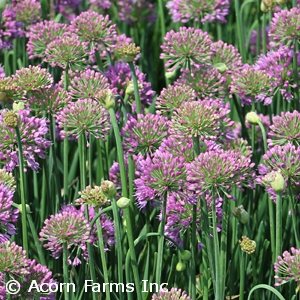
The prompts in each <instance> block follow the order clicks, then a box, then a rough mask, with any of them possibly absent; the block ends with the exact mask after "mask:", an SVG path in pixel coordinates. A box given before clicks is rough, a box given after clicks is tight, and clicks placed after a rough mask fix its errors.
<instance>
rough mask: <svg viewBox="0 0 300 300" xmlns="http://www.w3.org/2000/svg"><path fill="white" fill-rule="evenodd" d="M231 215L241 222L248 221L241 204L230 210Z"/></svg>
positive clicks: (247, 215)
mask: <svg viewBox="0 0 300 300" xmlns="http://www.w3.org/2000/svg"><path fill="white" fill-rule="evenodd" d="M232 215H233V216H234V217H236V218H237V219H238V220H239V221H240V222H241V223H242V224H246V223H247V222H248V221H249V214H248V213H247V211H246V210H245V209H244V206H243V205H240V206H238V207H236V208H235V209H234V210H233V211H232Z"/></svg>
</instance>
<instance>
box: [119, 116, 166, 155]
mask: <svg viewBox="0 0 300 300" xmlns="http://www.w3.org/2000/svg"><path fill="white" fill-rule="evenodd" d="M121 134H122V136H124V143H123V144H124V149H125V150H126V151H127V152H128V153H136V154H137V153H141V154H142V155H146V154H147V153H149V154H152V153H154V152H155V151H156V149H157V148H158V147H159V146H160V144H161V141H162V140H163V139H164V138H165V137H167V136H168V118H167V117H163V116H160V115H153V114H147V115H138V116H137V119H135V118H133V117H131V118H130V119H129V120H128V121H127V123H126V125H125V126H124V127H123V128H122V131H121Z"/></svg>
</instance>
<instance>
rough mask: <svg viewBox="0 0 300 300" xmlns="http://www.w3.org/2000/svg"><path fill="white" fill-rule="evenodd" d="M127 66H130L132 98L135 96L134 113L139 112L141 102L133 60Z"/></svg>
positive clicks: (140, 111)
mask: <svg viewBox="0 0 300 300" xmlns="http://www.w3.org/2000/svg"><path fill="white" fill-rule="evenodd" d="M129 66H130V71H131V75H132V81H133V86H134V98H135V105H136V113H137V114H141V113H142V104H141V99H140V93H139V85H138V80H137V77H136V73H135V68H134V64H133V62H129Z"/></svg>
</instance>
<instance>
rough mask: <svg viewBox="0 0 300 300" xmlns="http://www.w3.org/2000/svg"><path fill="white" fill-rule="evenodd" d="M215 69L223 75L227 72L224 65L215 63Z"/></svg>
mask: <svg viewBox="0 0 300 300" xmlns="http://www.w3.org/2000/svg"><path fill="white" fill-rule="evenodd" d="M213 67H214V68H215V69H217V70H218V71H219V72H220V73H224V72H225V71H227V70H228V68H227V66H226V65H225V64H224V63H216V64H214V65H213Z"/></svg>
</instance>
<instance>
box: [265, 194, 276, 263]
mask: <svg viewBox="0 0 300 300" xmlns="http://www.w3.org/2000/svg"><path fill="white" fill-rule="evenodd" d="M267 199H268V200H267V201H268V206H269V219H270V220H269V223H270V237H271V251H272V259H273V261H275V230H274V229H275V228H274V226H275V221H274V209H273V201H272V200H270V196H269V195H268V197H267Z"/></svg>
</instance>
